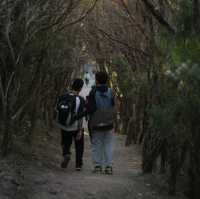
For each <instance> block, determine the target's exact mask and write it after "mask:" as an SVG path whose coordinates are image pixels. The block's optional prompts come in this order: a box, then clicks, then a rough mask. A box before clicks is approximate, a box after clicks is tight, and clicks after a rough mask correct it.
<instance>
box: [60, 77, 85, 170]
mask: <svg viewBox="0 0 200 199" xmlns="http://www.w3.org/2000/svg"><path fill="white" fill-rule="evenodd" d="M83 85H84V82H83V80H82V79H75V80H74V81H73V83H72V86H71V90H70V91H69V92H66V93H65V94H64V95H62V96H60V97H59V99H58V103H57V109H58V113H59V114H58V123H59V127H60V128H61V146H62V151H63V161H62V163H61V167H62V168H67V166H68V163H69V161H70V159H71V151H70V148H71V145H72V142H73V140H74V142H75V151H76V170H77V171H80V170H81V168H82V165H83V151H84V130H83V119H82V117H80V119H77V118H79V117H78V115H79V114H80V115H81V113H83V112H84V107H85V100H84V98H82V97H80V96H79V93H80V91H81V89H82V87H83Z"/></svg>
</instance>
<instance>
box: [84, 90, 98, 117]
mask: <svg viewBox="0 0 200 199" xmlns="http://www.w3.org/2000/svg"><path fill="white" fill-rule="evenodd" d="M95 92H96V89H95V88H93V89H92V90H91V91H90V93H89V95H88V96H87V101H86V112H87V115H91V114H93V113H94V112H95V111H96V101H95Z"/></svg>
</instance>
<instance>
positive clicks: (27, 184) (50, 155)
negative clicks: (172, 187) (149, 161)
mask: <svg viewBox="0 0 200 199" xmlns="http://www.w3.org/2000/svg"><path fill="white" fill-rule="evenodd" d="M52 133H54V135H55V132H52ZM85 138H86V148H85V154H84V168H83V171H81V172H77V171H75V163H74V156H72V161H71V162H70V164H69V167H68V168H67V169H61V168H60V162H61V150H60V146H59V139H58V138H56V137H55V136H54V138H53V139H52V141H51V143H50V142H49V141H48V142H47V143H46V144H49V146H47V145H44V146H43V147H44V148H42V147H41V148H38V151H37V153H38V152H40V156H39V157H37V158H36V157H35V158H34V161H33V162H32V163H31V165H30V166H29V167H26V169H25V170H24V184H23V186H21V189H20V191H19V192H18V197H17V198H20V199H22V198H23V197H22V196H23V195H26V197H25V198H28V199H175V198H176V199H183V197H181V196H180V197H178V196H177V197H170V196H168V195H167V193H166V189H165V188H163V187H162V186H161V185H158V182H160V181H157V179H155V178H154V177H152V176H144V175H142V173H141V169H140V168H141V158H140V157H141V156H140V152H139V149H138V148H137V147H129V148H126V147H124V144H123V143H124V137H123V136H117V139H116V147H115V153H114V162H115V164H114V175H113V176H107V175H104V174H93V173H92V172H91V170H92V163H91V150H90V143H89V138H88V136H87V135H86V137H85ZM73 154H74V153H73ZM25 193H26V194H25ZM2 199H7V198H2Z"/></svg>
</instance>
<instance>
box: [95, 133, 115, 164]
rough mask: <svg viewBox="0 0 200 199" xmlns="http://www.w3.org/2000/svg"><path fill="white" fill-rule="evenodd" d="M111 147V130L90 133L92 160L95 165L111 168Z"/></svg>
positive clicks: (112, 140) (112, 142)
mask: <svg viewBox="0 0 200 199" xmlns="http://www.w3.org/2000/svg"><path fill="white" fill-rule="evenodd" d="M113 145H114V133H113V130H110V131H103V132H100V131H97V132H93V133H92V159H93V162H94V164H95V165H99V166H112V161H113Z"/></svg>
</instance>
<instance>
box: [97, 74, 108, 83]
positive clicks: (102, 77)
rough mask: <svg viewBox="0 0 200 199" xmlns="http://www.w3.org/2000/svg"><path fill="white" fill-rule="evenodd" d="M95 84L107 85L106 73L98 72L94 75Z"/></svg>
mask: <svg viewBox="0 0 200 199" xmlns="http://www.w3.org/2000/svg"><path fill="white" fill-rule="evenodd" d="M95 80H96V84H97V85H99V84H107V83H108V75H107V73H106V72H103V71H100V72H97V73H96V75H95Z"/></svg>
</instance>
